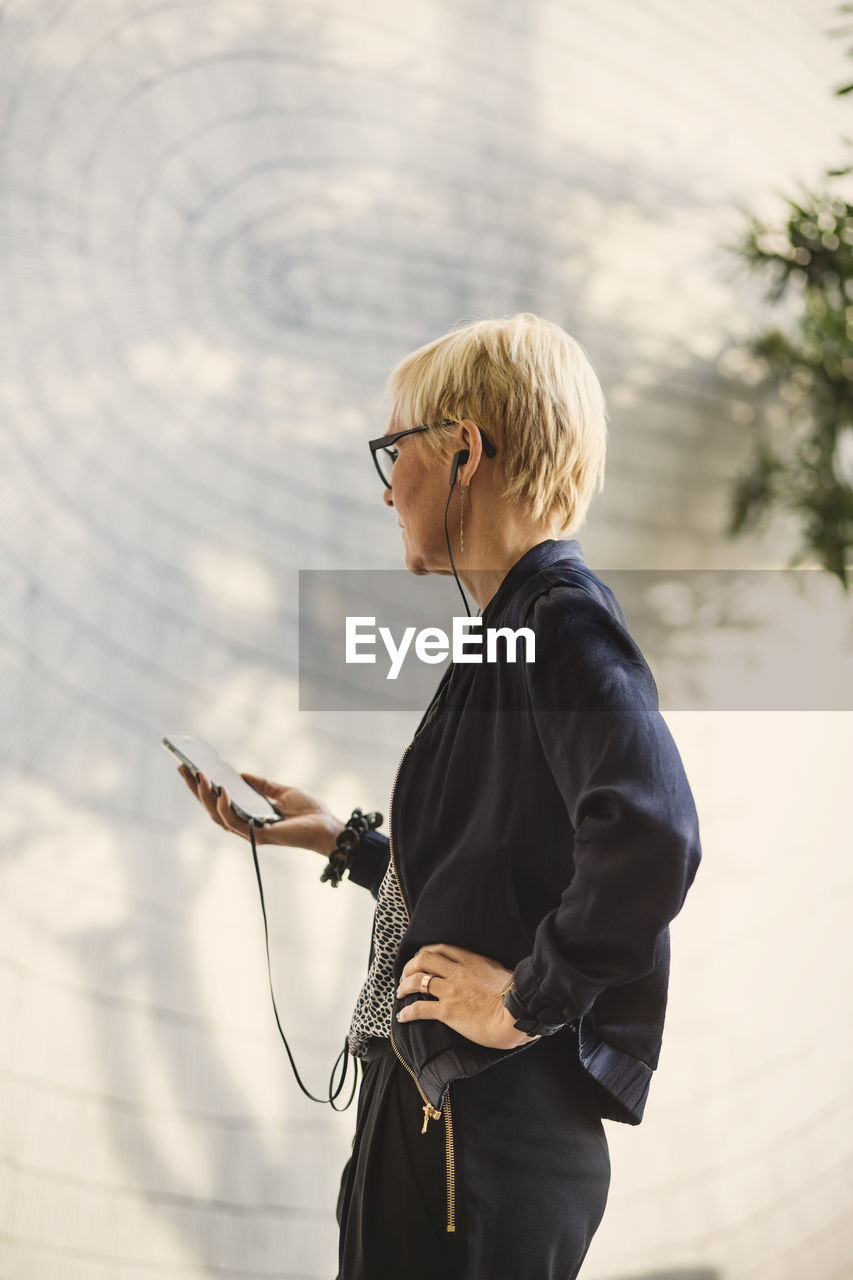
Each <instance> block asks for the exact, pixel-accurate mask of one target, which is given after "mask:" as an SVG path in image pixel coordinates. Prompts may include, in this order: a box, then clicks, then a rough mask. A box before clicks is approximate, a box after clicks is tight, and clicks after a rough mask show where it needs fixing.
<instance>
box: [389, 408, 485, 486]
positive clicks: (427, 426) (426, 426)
mask: <svg viewBox="0 0 853 1280" xmlns="http://www.w3.org/2000/svg"><path fill="white" fill-rule="evenodd" d="M456 422H457V420H456V419H455V418H442V419H441V421H440V422H425V423H422V424H421V426H419V427H407V428H406V430H405V431H393V432H392V433H391V435H390V436H380V437H379V439H378V440H369V441H368V445H369V448H370V456H371V457H372V458H373V464H374V466H375V467H376V470H377V471H378V473H379V479H380V480H381V481H382V488H383V489H390V488H391V485H390V484H389V483H388V481H387V480H386V479H385V477H384V476H383V474H382V468H381V467H380V466H379V459H378V458H377V456H376V455H377V453H378V452H379V450H380V449H388V448H390V446H391V445H392V444H393V443H394V441H395V440H399V439H400V438H401V437H402V436H412V435H415V434H416V432H418V431H430V430H431V429H432V428H433V427H454V426H456ZM477 430H478V431H479V433H480V438H481V440H482V441H483V451H484V453H485V455H486V457H487V458H494V457H496V456H497V452H498V451H497V449H496V447H495V445H494V444H493V443H492V441H491V440H490V439H489V437H488V436H487V435H486V433H485V431H484V430H483V428H482V427H481V426H479V425H478V426H477ZM395 461H396V459H395Z"/></svg>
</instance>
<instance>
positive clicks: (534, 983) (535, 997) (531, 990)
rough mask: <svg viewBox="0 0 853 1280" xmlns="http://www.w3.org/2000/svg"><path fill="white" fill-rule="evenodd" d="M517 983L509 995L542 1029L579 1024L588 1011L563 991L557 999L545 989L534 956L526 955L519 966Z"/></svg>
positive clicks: (515, 974) (516, 970) (514, 980)
mask: <svg viewBox="0 0 853 1280" xmlns="http://www.w3.org/2000/svg"><path fill="white" fill-rule="evenodd" d="M513 982H514V985H513V987H512V988H511V989H510V991H509V992H508V994H509V995H510V996H513V997H514V998H515V1000H516V1002H517V1003H518V1004H519V1005H520V1006H521V1007H522V1008H523V1009H524V1011H525V1016H526V1017H527V1018H530V1019H532V1020H533V1021H535V1022H536V1023H538V1024H540V1025H542V1026H546V1027H561V1026H565V1025H566V1024H567V1023H575V1022H577V1021H578V1019H579V1018H580V1017H581V1016H582V1014H584V1013H585V1012H586V1010H585V1009H580V1008H578V1006H577V1005H576V1004H575V1002H574V1000H572V999H571V997H570V996H568V995H567V993H566V992H560V994H559V996H557V997H556V998H555V997H554V996H550V995H549V994H548V993H547V992H546V991H545V990H544V989H543V987H542V986H541V984H540V982H539V980H538V978H537V976H536V973H535V970H534V968H533V958H532V956H526V957H525V958H524V960H520V961H519V963H518V964H517V965H516V967H515V971H514V973H513ZM558 1001H559V1003H558ZM507 1008H509V1005H507ZM510 1012H512V1009H510ZM537 1034H539V1033H537ZM544 1034H546V1035H547V1034H548V1033H547V1032H545V1033H544Z"/></svg>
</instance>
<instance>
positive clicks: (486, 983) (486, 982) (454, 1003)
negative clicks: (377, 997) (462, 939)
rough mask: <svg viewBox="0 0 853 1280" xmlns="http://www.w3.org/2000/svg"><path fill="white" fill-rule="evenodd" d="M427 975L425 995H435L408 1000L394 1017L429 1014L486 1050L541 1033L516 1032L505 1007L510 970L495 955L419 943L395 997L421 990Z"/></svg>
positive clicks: (414, 1017)
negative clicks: (422, 945)
mask: <svg viewBox="0 0 853 1280" xmlns="http://www.w3.org/2000/svg"><path fill="white" fill-rule="evenodd" d="M425 974H426V975H432V977H431V978H430V982H429V994H430V995H431V996H436V997H437V999H435V1000H418V1001H417V1002H416V1003H414V1004H407V1005H406V1007H405V1008H404V1009H401V1010H400V1012H399V1013H398V1014H397V1021H398V1022H414V1021H416V1020H417V1019H419V1018H431V1019H433V1020H435V1021H438V1022H444V1023H446V1024H447V1026H448V1027H452V1028H453V1030H454V1031H458V1032H459V1034H460V1035H462V1036H465V1037H466V1038H467V1039H468V1040H473V1041H474V1043H475V1044H482V1045H485V1046H486V1047H487V1048H489V1049H517V1048H518V1047H519V1045H522V1044H528V1043H529V1042H530V1041H533V1040H538V1039H539V1038H540V1037H539V1036H528V1035H525V1033H524V1032H523V1031H519V1030H518V1029H517V1028H516V1026H515V1020H514V1018H513V1016H512V1014H511V1013H510V1012H509V1011H508V1010H507V1009H506V1008H504V1003H503V998H502V997H503V993H504V991H505V990H506V988H507V986H508V985H509V983H510V981H511V979H512V971H511V970H510V969H505V968H504V967H503V965H500V964H498V962H497V961H496V960H489V958H488V957H487V956H479V955H477V953H476V952H474V951H466V950H465V948H464V947H452V946H449V945H448V944H447V943H442V942H439V943H435V944H434V945H431V946H428V947H422V948H421V950H420V951H418V952H417V954H416V955H414V956H412V958H411V960H410V961H409V962H408V964H407V965H406V966H405V968H404V969H403V973H402V977H401V979H400V985H399V987H398V988H397V997H398V999H402V998H403V996H409V995H414V994H417V993H418V992H421V991H424V988H425V984H424V975H425Z"/></svg>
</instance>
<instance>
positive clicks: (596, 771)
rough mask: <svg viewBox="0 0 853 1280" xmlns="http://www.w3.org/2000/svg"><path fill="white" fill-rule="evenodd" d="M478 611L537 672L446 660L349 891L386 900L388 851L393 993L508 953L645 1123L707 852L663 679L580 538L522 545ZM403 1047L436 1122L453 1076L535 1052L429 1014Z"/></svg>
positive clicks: (396, 1026)
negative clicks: (412, 976)
mask: <svg viewBox="0 0 853 1280" xmlns="http://www.w3.org/2000/svg"><path fill="white" fill-rule="evenodd" d="M482 618H483V627H482V632H483V635H484V636H485V632H486V628H490V627H498V626H506V627H512V628H513V629H517V628H518V627H522V626H527V627H530V628H531V629H532V630H533V632H534V634H535V660H534V661H533V662H532V663H528V662H526V661H525V660H524V648H523V642H521V643H520V644H519V646H518V654H517V660H516V661H515V662H514V663H513V662H509V661H506V660H505V659H502V660H501V661H499V662H495V663H487V662H483V663H482V664H467V663H465V664H462V663H457V664H454V663H450V664H449V665H448V667H447V669H446V671H445V673H444V675H443V677H442V679H441V682H440V683H439V685H438V688H437V690H436V693H435V695H434V697H433V699H432V702H431V703H430V705H429V707H428V708H427V710H426V712H425V713H424V716H423V718H422V720H421V722H420V724H419V726H418V728H417V730H416V731H415V735H414V737H413V739H412V741H411V743H410V744H409V746H408V747H407V748H406V751H405V753H404V755H403V759H402V760H401V762H400V767H399V769H398V771H397V777H396V779H395V782H394V787H393V792H392V797H391V808H390V826H389V830H390V842H389V839H388V838H386V837H385V836H383V835H381V834H380V833H379V832H375V831H374V832H369V833H368V835H367V836H366V837H365V838H364V840H363V841H362V842H361V844H360V845H359V846H358V848H357V850H356V852H355V854H354V856H353V860H352V863H351V867H350V879H352V880H354V881H355V882H356V883H357V884H361V885H363V886H365V887H366V888H368V889H370V890H371V892H372V893H373V894H374V896H375V895H376V893H377V891H378V888H379V885H380V883H381V881H382V878H383V876H384V874H385V871H386V869H387V866H388V859H389V856H391V857H393V859H394V864H395V869H396V872H397V877H398V880H399V883H400V888H401V891H402V893H403V897H404V899H405V902H406V908H407V911H408V915H409V924H408V928H407V930H406V933H405V935H404V937H403V941H402V944H401V946H400V950H399V953H398V956H397V962H396V966H395V974H394V976H395V982H397V981H399V978H400V974H401V971H402V969H403V966H404V965H405V964H406V962H407V961H408V960H409V959H410V958H411V957H412V956H413V955H414V954H415V952H416V951H418V950H419V949H420V948H421V947H422V946H425V945H426V944H428V943H434V942H443V943H451V944H455V945H457V946H460V947H465V948H467V949H468V950H470V951H475V952H478V953H479V954H481V955H486V956H490V957H492V958H493V959H495V960H497V961H499V963H501V964H502V965H504V966H505V967H506V968H507V969H511V970H512V971H513V974H514V979H515V992H516V995H517V997H518V1000H519V1001H520V1003H521V1004H522V1005H523V1007H524V1008H525V1009H526V1010H527V1012H528V1014H529V1015H530V1016H531V1017H533V1018H535V1019H536V1020H537V1021H538V1022H540V1023H550V1024H555V1023H567V1024H569V1027H568V1028H566V1029H564V1030H563V1031H561V1032H558V1033H557V1034H558V1035H565V1034H568V1033H573V1034H575V1035H577V1037H578V1043H579V1052H580V1058H581V1062H582V1063H583V1066H584V1067H585V1068H586V1070H587V1072H588V1073H589V1074H590V1075H591V1076H592V1078H593V1079H594V1080H595V1081H596V1082H597V1084H598V1086H599V1088H598V1089H597V1094H598V1096H599V1098H600V1109H601V1114H602V1115H603V1116H605V1117H607V1118H609V1119H612V1120H621V1121H624V1122H626V1123H628V1124H639V1123H640V1121H641V1119H642V1116H643V1110H644V1107H645V1104H646V1098H647V1095H648V1090H649V1084H650V1081H651V1076H652V1072H653V1071H654V1069H655V1068H656V1066H657V1063H658V1057H659V1053H660V1047H661V1039H662V1033H663V1025H664V1015H665V1010H666V997H667V984H668V979H669V928H668V926H669V922H670V921H671V920H672V919H673V918H674V917H675V916H676V915H677V914H678V912H679V910H680V909H681V906H682V904H683V902H684V898H685V895H686V893H687V890H688V889H689V887H690V885H691V883H692V881H693V878H694V876H695V874H696V870H697V867H698V865H699V860H700V857H701V848H700V840H699V826H698V818H697V814H696V808H695V805H694V801H693V796H692V793H691V790H690V786H689V784H688V781H687V778H686V776H685V772H684V768H683V765H682V762H681V757H680V756H679V753H678V749H677V747H676V745H675V743H674V741H673V739H672V735H671V734H670V732H669V729H668V727H667V725H666V722H665V721H664V719H663V717H662V716H661V714H660V711H659V709H658V693H657V686H656V685H655V681H654V678H653V676H652V674H651V671H650V670H649V667H648V665H647V663H646V661H645V659H644V657H643V655H642V653H641V652H640V650H639V648H638V646H637V644H636V642H635V641H634V639H633V638H632V636H631V635H630V634H629V632H628V630H627V626H626V622H625V617H624V614H623V612H622V609H621V607H620V605H619V604H618V602H617V600H616V598H615V596H614V594H613V592H612V591H611V590H610V588H609V587H607V586H606V585H605V583H603V582H602V581H601V579H600V578H598V577H597V576H596V574H595V573H593V572H592V570H590V569H589V568H588V567H587V566H586V564H585V562H584V558H583V554H582V551H581V547H580V544H579V543H578V542H577V541H576V540H574V539H572V540H554V539H548V540H546V541H544V542H541V543H539V544H538V545H537V546H535V547H532V548H531V549H530V550H529V551H527V552H526V553H525V554H524V555H523V556H522V557H521V559H520V560H518V561H517V562H516V564H514V565H513V566H512V568H511V569H510V570H509V572H508V573H507V574H506V576H505V577H504V579H503V580H502V582H501V584H500V586H499V587H498V590H497V591H496V593H495V594H494V596H493V597H492V599H491V600H490V601H489V602H488V604H487V605H486V607H485V609H484V610H483V614H482ZM469 651H470V650H469ZM499 651H500V652H503V650H502V649H501V650H499ZM483 652H484V653H485V648H484V649H483ZM426 998H429V997H426V996H424V997H422V996H420V995H419V994H417V995H412V996H407V997H405V998H404V1000H403V1002H402V1003H404V1004H405V1003H408V1002H410V1001H411V1000H415V999H426ZM399 1007H400V1002H398V1001H396V999H395V1004H394V1012H395V1013H396V1011H397V1009H398V1008H399ZM391 1038H392V1043H393V1045H394V1048H395V1050H396V1052H397V1054H398V1056H399V1057H400V1058H401V1060H402V1061H403V1063H404V1064H405V1066H406V1067H407V1068H408V1069H409V1071H410V1073H411V1074H412V1076H413V1078H414V1080H415V1082H416V1084H417V1086H418V1088H419V1090H420V1092H421V1095H422V1097H423V1098H424V1101H425V1104H429V1105H428V1106H425V1113H426V1114H427V1115H430V1114H436V1113H437V1112H439V1111H440V1110H441V1107H442V1104H443V1100H444V1097H445V1094H446V1092H447V1088H448V1086H449V1084H450V1082H451V1081H452V1080H454V1079H458V1078H459V1077H461V1076H471V1075H474V1074H476V1073H477V1072H479V1071H482V1070H483V1069H485V1068H487V1067H489V1066H490V1065H492V1064H493V1063H494V1062H497V1061H499V1060H500V1059H502V1058H504V1057H506V1056H507V1055H508V1054H510V1053H521V1052H524V1051H525V1050H526V1049H527V1048H529V1046H530V1044H534V1043H536V1042H535V1041H530V1042H529V1044H527V1045H522V1046H521V1047H520V1048H517V1049H509V1050H502V1049H488V1048H485V1047H484V1046H482V1045H477V1044H475V1043H474V1042H473V1041H471V1040H468V1039H467V1038H466V1037H464V1036H462V1035H460V1034H459V1033H458V1032H456V1031H453V1030H452V1029H451V1028H449V1027H447V1026H446V1025H445V1024H444V1023H442V1022H438V1021H432V1020H429V1021H427V1020H419V1021H415V1022H405V1023H398V1022H396V1020H394V1019H392V1029H391ZM430 1108H432V1109H433V1110H430Z"/></svg>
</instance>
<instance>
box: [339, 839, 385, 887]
mask: <svg viewBox="0 0 853 1280" xmlns="http://www.w3.org/2000/svg"><path fill="white" fill-rule="evenodd" d="M390 857H391V854H390V850H389V845H388V837H387V836H385V835H381V834H380V832H378V831H366V832H365V833H364V836H363V837H362V838H361V840H360V841H359V842H358V844H357V845H356V847H355V848H354V849H353V851H352V854H351V856H350V861H349V878H350V880H352V881H353V883H355V884H360V885H361V887H362V888H363V889H369V890H370V892H371V893H372V894H373V896H374V898H375V897H376V896H377V894H378V893H379V886H380V885H381V883H382V881H383V880H384V878H385V872H386V871H387V870H388V862H389V860H390Z"/></svg>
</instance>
